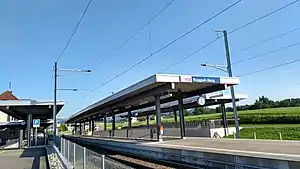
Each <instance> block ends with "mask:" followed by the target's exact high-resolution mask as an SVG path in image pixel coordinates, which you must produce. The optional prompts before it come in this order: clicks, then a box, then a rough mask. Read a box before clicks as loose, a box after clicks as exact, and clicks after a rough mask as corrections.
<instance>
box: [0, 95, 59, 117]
mask: <svg viewBox="0 0 300 169" xmlns="http://www.w3.org/2000/svg"><path fill="white" fill-rule="evenodd" d="M53 103H54V102H53V101H36V100H30V99H24V100H0V111H2V112H4V113H6V114H8V115H10V116H12V117H14V118H17V119H19V120H26V119H27V115H28V114H29V113H31V114H32V119H34V118H36V119H41V120H43V121H46V120H47V119H51V118H52V116H53ZM56 105H57V112H59V111H60V110H61V109H62V107H63V106H64V102H62V101H58V102H57V103H56Z"/></svg>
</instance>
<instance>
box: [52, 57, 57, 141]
mask: <svg viewBox="0 0 300 169" xmlns="http://www.w3.org/2000/svg"><path fill="white" fill-rule="evenodd" d="M56 92H57V62H55V63H54V102H53V115H52V116H53V141H54V139H55V138H56V134H57V133H56V111H57V107H56Z"/></svg>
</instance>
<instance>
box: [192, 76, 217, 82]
mask: <svg viewBox="0 0 300 169" xmlns="http://www.w3.org/2000/svg"><path fill="white" fill-rule="evenodd" d="M220 81H221V80H220V78H219V77H203V76H192V82H194V83H220Z"/></svg>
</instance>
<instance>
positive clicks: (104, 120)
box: [103, 116, 106, 131]
mask: <svg viewBox="0 0 300 169" xmlns="http://www.w3.org/2000/svg"><path fill="white" fill-rule="evenodd" d="M103 122H104V131H106V116H104V119H103Z"/></svg>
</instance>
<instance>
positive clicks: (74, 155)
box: [73, 143, 76, 168]
mask: <svg viewBox="0 0 300 169" xmlns="http://www.w3.org/2000/svg"><path fill="white" fill-rule="evenodd" d="M73 146H74V152H73V153H74V157H73V158H74V161H73V163H74V164H73V167H74V168H75V165H76V144H75V143H73Z"/></svg>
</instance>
